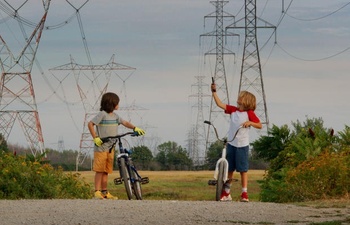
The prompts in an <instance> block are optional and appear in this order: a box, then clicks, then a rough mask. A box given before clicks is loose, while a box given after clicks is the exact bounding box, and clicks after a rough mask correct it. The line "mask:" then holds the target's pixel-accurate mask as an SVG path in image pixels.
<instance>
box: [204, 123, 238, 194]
mask: <svg viewBox="0 0 350 225" xmlns="http://www.w3.org/2000/svg"><path fill="white" fill-rule="evenodd" d="M204 123H206V124H208V125H209V126H213V128H214V131H215V135H216V138H217V139H218V140H219V141H221V142H223V144H224V148H223V149H222V153H221V158H219V160H218V161H217V162H216V166H215V172H214V180H209V181H208V185H213V186H216V194H215V200H216V201H220V197H221V193H222V189H223V188H224V184H225V183H226V182H227V181H228V161H227V159H226V145H227V142H228V141H227V138H223V139H220V138H219V135H218V132H217V130H216V127H215V126H214V125H213V124H212V123H211V122H210V121H207V120H206V121H204ZM241 128H242V126H240V127H239V128H238V129H237V131H236V133H235V135H234V136H233V138H232V140H230V141H229V142H231V141H233V140H234V139H235V138H236V136H237V134H238V131H239V130H240V129H241ZM233 181H238V180H237V179H233Z"/></svg>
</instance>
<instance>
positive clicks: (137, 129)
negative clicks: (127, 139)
mask: <svg viewBox="0 0 350 225" xmlns="http://www.w3.org/2000/svg"><path fill="white" fill-rule="evenodd" d="M134 132H136V133H137V135H138V136H141V135H144V134H145V131H144V130H142V129H141V128H138V127H135V128H134Z"/></svg>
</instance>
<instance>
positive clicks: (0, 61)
mask: <svg viewBox="0 0 350 225" xmlns="http://www.w3.org/2000/svg"><path fill="white" fill-rule="evenodd" d="M42 3H43V6H44V15H43V16H42V18H41V19H40V22H39V23H38V24H37V25H36V27H35V29H34V31H33V32H32V34H31V35H30V37H26V35H25V33H24V28H23V24H22V23H23V21H24V20H23V18H22V17H20V16H19V15H18V10H14V9H13V8H12V7H10V8H11V9H13V10H14V12H11V13H9V12H8V11H7V12H6V13H9V15H10V16H11V17H13V18H14V19H16V20H18V22H19V24H20V27H21V30H22V32H23V34H24V36H25V37H24V38H25V39H26V43H25V45H24V47H23V49H22V51H21V52H20V54H19V56H17V57H15V56H14V55H13V53H12V52H11V50H10V48H9V46H8V45H7V44H6V42H5V40H4V39H3V37H2V36H1V35H0V66H1V71H2V73H1V80H0V132H1V133H2V134H3V136H4V138H5V140H7V139H8V138H9V135H10V133H11V130H12V128H13V126H14V123H15V121H16V120H17V119H18V120H19V123H20V125H21V127H22V130H23V132H24V135H25V137H26V140H27V142H28V144H29V147H30V150H31V152H32V154H33V155H35V156H36V155H39V154H42V153H43V152H44V150H45V148H44V139H43V134H42V130H41V124H40V120H39V113H38V109H37V104H36V101H35V94H34V88H33V83H32V75H31V71H32V68H33V62H34V60H35V55H36V52H37V50H38V46H39V43H40V39H41V34H42V31H43V28H44V24H45V21H46V17H47V13H48V10H49V5H50V0H47V1H42ZM7 4H8V3H7ZM23 4H25V3H23ZM3 7H5V5H3ZM10 11H11V10H10ZM22 20H23V21H22Z"/></svg>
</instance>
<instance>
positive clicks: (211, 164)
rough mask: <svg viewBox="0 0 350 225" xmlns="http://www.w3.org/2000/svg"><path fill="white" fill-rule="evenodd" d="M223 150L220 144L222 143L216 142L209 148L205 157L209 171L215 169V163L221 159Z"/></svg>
mask: <svg viewBox="0 0 350 225" xmlns="http://www.w3.org/2000/svg"><path fill="white" fill-rule="evenodd" d="M223 148H224V144H223V143H222V141H216V142H214V143H213V144H211V145H210V146H209V149H208V152H207V156H206V158H205V161H206V164H207V167H208V169H209V170H214V169H215V166H216V162H217V161H218V159H219V158H221V154H222V149H223Z"/></svg>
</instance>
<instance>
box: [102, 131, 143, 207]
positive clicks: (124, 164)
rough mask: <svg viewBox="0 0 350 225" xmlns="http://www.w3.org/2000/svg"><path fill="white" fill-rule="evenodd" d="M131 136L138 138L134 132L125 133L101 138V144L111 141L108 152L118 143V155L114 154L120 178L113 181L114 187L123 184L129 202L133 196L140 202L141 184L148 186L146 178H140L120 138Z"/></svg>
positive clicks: (129, 153) (128, 151)
mask: <svg viewBox="0 0 350 225" xmlns="http://www.w3.org/2000/svg"><path fill="white" fill-rule="evenodd" d="M127 135H131V136H132V137H135V136H138V134H137V133H136V132H127V133H124V134H121V135H117V136H110V137H105V138H101V140H102V141H103V142H108V141H112V142H113V145H112V146H111V148H110V149H109V152H111V151H112V149H113V148H114V147H115V145H116V143H117V142H118V147H119V148H118V149H119V153H115V154H116V162H117V166H118V168H119V174H120V177H117V178H115V179H114V184H115V185H120V184H122V183H123V182H124V186H125V190H126V194H127V196H128V199H129V200H132V199H133V196H135V198H136V200H142V189H141V184H148V183H149V178H148V177H141V176H140V174H139V173H138V172H137V170H136V167H135V165H134V163H133V161H132V159H131V156H130V155H131V151H130V150H127V149H126V148H124V146H123V143H122V137H124V136H127Z"/></svg>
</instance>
